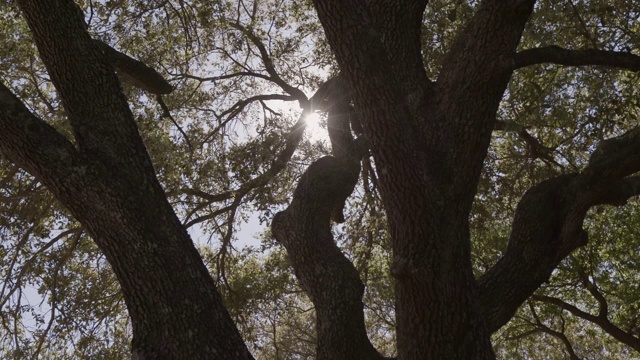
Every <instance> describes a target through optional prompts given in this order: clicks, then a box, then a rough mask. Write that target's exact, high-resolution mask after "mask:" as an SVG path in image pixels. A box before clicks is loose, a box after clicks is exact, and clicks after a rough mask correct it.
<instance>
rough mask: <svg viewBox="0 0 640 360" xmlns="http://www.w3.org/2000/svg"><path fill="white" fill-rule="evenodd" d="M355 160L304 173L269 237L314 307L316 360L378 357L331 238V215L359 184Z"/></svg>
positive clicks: (358, 294)
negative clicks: (283, 250)
mask: <svg viewBox="0 0 640 360" xmlns="http://www.w3.org/2000/svg"><path fill="white" fill-rule="evenodd" d="M358 162H359V159H358V160H355V159H353V158H348V157H345V158H337V157H333V156H327V157H323V158H321V159H319V160H317V161H316V162H314V163H313V164H311V166H309V168H308V169H307V171H306V172H305V173H304V175H303V176H302V178H301V179H300V182H299V184H298V187H297V188H296V191H295V193H294V196H293V200H292V201H291V204H290V205H289V207H288V208H287V209H286V210H284V211H282V212H279V213H278V214H276V216H275V217H274V219H273V223H272V225H271V226H272V231H273V235H274V237H275V238H276V240H277V241H278V242H280V243H281V244H282V245H284V246H285V248H286V249H287V253H288V255H289V258H290V259H291V264H292V266H293V268H294V271H295V274H296V277H297V278H298V280H299V282H300V285H301V287H302V288H303V289H304V291H305V292H306V293H307V294H308V295H309V298H310V299H311V301H312V302H313V304H314V305H315V310H316V329H317V337H318V342H317V358H318V359H345V360H346V359H382V356H381V355H379V354H378V352H377V351H376V350H375V349H374V347H373V346H372V345H371V343H370V342H369V339H368V338H367V332H366V328H365V324H364V312H363V303H362V295H363V292H364V284H363V283H362V281H361V280H360V277H359V274H358V271H357V270H356V269H355V267H354V266H353V264H352V263H351V262H350V261H349V260H348V259H347V258H346V257H345V256H344V254H342V252H341V251H340V249H339V248H338V246H337V245H336V244H335V241H334V240H333V236H332V235H331V229H330V217H331V215H332V212H333V211H334V209H335V207H336V205H337V204H340V203H341V202H343V201H344V199H345V198H346V197H347V196H348V195H349V194H351V192H352V191H353V188H354V186H355V184H356V182H357V180H358V175H359V168H360V167H359V165H358Z"/></svg>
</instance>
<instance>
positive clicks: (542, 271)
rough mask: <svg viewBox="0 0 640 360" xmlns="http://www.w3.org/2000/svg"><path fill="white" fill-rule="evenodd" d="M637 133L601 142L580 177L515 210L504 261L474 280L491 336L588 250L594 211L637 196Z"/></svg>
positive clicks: (537, 193) (528, 198)
mask: <svg viewBox="0 0 640 360" xmlns="http://www.w3.org/2000/svg"><path fill="white" fill-rule="evenodd" d="M639 131H640V130H638V129H637V128H636V129H634V130H631V131H630V132H628V133H626V134H624V135H622V136H619V137H616V138H612V139H609V140H605V141H602V142H601V143H600V144H599V145H598V147H597V148H596V151H595V152H594V153H593V154H592V156H591V159H590V160H589V165H588V166H587V167H586V168H585V170H584V171H583V172H582V173H581V174H570V175H563V176H559V177H556V178H553V179H549V180H546V181H543V182H542V183H540V184H538V185H536V186H534V187H533V188H531V189H529V191H527V193H525V195H524V196H523V197H522V200H521V201H520V203H519V204H518V207H517V209H516V214H515V217H514V220H513V224H512V229H511V236H510V238H509V243H508V245H507V250H506V252H505V255H504V256H503V257H502V258H501V259H500V260H499V261H498V262H497V263H496V265H495V266H493V267H492V268H491V269H489V270H488V271H487V272H486V273H485V274H484V275H483V276H482V277H480V279H479V280H478V283H479V286H480V297H481V303H482V306H483V308H484V310H485V316H486V318H487V322H488V324H489V328H490V330H491V331H496V330H497V329H499V328H500V327H501V326H502V325H504V324H505V323H506V322H507V321H508V320H509V319H510V318H511V317H512V316H513V314H514V313H515V311H516V310H517V308H518V307H519V306H520V305H521V304H522V303H523V302H524V301H525V300H526V299H527V298H528V297H529V296H531V294H533V292H534V291H535V290H536V289H537V288H538V287H539V286H540V284H542V282H544V281H546V280H547V279H548V278H549V276H551V273H552V271H553V270H554V269H555V268H556V266H557V265H558V264H559V263H560V261H561V260H562V259H564V258H565V257H566V256H567V255H569V254H570V253H571V252H572V251H573V250H575V249H576V248H577V247H579V246H581V245H584V244H586V241H587V234H586V232H585V231H584V230H583V229H582V224H583V221H584V217H585V215H586V212H587V211H588V210H589V208H591V207H592V206H594V205H598V204H614V205H622V204H624V203H625V201H626V200H627V199H628V198H630V197H632V196H637V195H639V194H640V178H639V177H638V176H634V177H626V176H628V175H629V174H633V173H635V172H637V171H640V156H639V155H638V149H639V148H640V137H639V135H638V134H639Z"/></svg>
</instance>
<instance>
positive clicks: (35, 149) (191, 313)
mask: <svg viewBox="0 0 640 360" xmlns="http://www.w3.org/2000/svg"><path fill="white" fill-rule="evenodd" d="M19 5H20V8H21V10H22V11H23V13H24V16H25V18H26V19H27V22H28V24H29V26H30V28H31V30H32V33H33V36H34V39H35V42H36V45H37V46H38V50H39V52H40V56H41V58H42V60H43V62H44V63H45V65H46V66H47V70H48V72H49V74H50V76H51V79H52V81H53V83H54V85H55V86H56V89H57V90H58V92H59V94H60V96H61V98H62V99H63V104H64V107H65V109H66V111H67V113H68V115H69V121H70V122H71V125H72V127H73V130H74V136H75V146H74V145H73V144H72V143H70V142H69V141H68V140H67V139H65V138H64V137H63V136H62V135H60V134H59V133H57V132H55V130H53V129H52V128H51V127H50V126H48V125H46V124H45V123H44V122H42V121H41V120H40V119H38V118H36V117H35V116H34V115H32V114H31V113H30V112H29V111H28V110H27V109H26V108H25V107H24V105H22V104H21V103H20V101H19V100H18V99H17V98H16V97H15V96H13V95H12V94H11V93H10V91H9V90H8V89H7V88H6V87H4V86H3V87H1V88H0V103H1V104H2V106H0V134H1V135H0V137H1V139H2V141H0V151H2V154H3V155H4V156H6V157H7V158H8V159H10V160H11V161H12V162H14V163H16V164H18V165H20V166H21V167H23V168H24V169H26V170H27V171H29V172H30V173H31V174H32V175H34V176H35V177H37V178H38V179H39V180H40V181H42V182H43V183H44V184H45V185H46V186H47V187H48V188H49V189H50V190H51V191H52V192H53V194H54V195H55V196H56V197H57V198H58V199H59V200H60V202H61V203H63V204H64V205H65V206H66V207H67V208H69V210H70V211H71V213H72V214H73V215H74V216H75V217H76V218H77V219H78V220H79V221H80V222H81V223H82V224H83V225H84V226H85V227H86V229H87V230H88V231H89V232H90V234H91V235H92V237H93V238H94V239H95V241H96V243H97V244H98V246H99V247H100V249H101V250H102V251H103V252H104V253H105V255H106V257H107V259H108V261H109V263H110V264H111V266H112V268H113V270H114V272H115V274H116V276H117V277H118V280H119V282H120V284H121V286H122V291H123V293H124V297H125V301H126V304H127V309H128V311H129V314H130V316H131V320H132V326H133V334H134V338H133V342H132V353H133V357H134V358H135V359H145V360H148V359H250V358H252V357H251V355H250V354H249V353H248V351H247V349H246V347H245V345H244V343H243V341H242V339H241V338H240V335H239V333H238V331H237V329H236V328H235V325H234V324H233V322H232V320H231V318H230V316H229V314H228V313H227V311H226V309H225V308H224V306H223V304H222V300H221V297H220V295H219V294H218V292H217V290H216V287H215V284H214V281H213V279H212V278H211V276H210V275H209V273H208V271H207V269H206V267H205V266H204V264H203V263H202V260H201V258H200V256H199V254H198V251H197V250H196V248H195V247H194V245H193V242H192V241H191V239H190V238H189V235H188V234H187V232H186V230H185V228H184V227H183V226H182V225H181V223H180V221H179V219H178V218H177V217H176V215H175V214H174V212H173V210H172V208H171V206H170V205H169V203H168V201H167V199H166V196H165V194H164V191H163V189H162V188H161V186H160V184H159V182H158V181H157V179H156V177H155V173H154V169H153V167H152V165H151V161H150V159H149V156H148V154H147V152H146V149H145V147H144V144H143V143H142V140H141V138H140V136H139V134H138V130H137V128H136V125H135V122H134V120H133V116H132V114H131V111H130V110H129V108H128V105H127V102H126V99H125V97H124V95H123V94H122V91H121V89H120V85H119V82H118V79H117V78H116V76H115V74H114V72H113V69H112V65H111V64H110V63H108V61H107V59H105V56H104V53H102V52H101V51H100V49H99V47H98V46H97V45H96V43H95V42H93V41H92V39H91V38H90V37H89V35H88V34H87V32H86V30H85V28H84V24H83V22H82V19H81V18H80V16H79V15H78V12H77V11H76V9H75V5H74V3H73V2H72V1H70V0H69V1H66V0H59V1H46V2H40V1H27V0H24V1H20V2H19Z"/></svg>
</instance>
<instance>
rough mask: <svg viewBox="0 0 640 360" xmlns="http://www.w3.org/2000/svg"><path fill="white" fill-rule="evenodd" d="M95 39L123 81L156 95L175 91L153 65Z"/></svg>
mask: <svg viewBox="0 0 640 360" xmlns="http://www.w3.org/2000/svg"><path fill="white" fill-rule="evenodd" d="M93 41H94V43H95V44H96V45H97V46H98V47H99V48H100V50H101V51H102V52H103V53H104V54H105V56H106V57H107V60H108V61H109V63H111V65H113V67H114V68H115V69H116V71H117V72H118V77H119V78H120V80H121V81H122V82H123V83H127V84H130V85H132V86H135V87H137V88H140V89H142V90H145V91H148V92H150V93H152V94H155V95H162V94H168V93H170V92H172V91H173V87H172V86H171V84H169V82H168V81H167V80H165V78H164V77H163V76H162V75H160V73H158V72H157V71H156V70H155V69H153V68H152V67H150V66H148V65H147V64H145V63H143V62H142V61H140V60H136V59H134V58H132V57H130V56H129V55H127V54H124V53H121V52H120V51H118V50H116V49H114V48H112V47H111V46H109V45H107V44H106V43H104V42H102V41H100V40H93Z"/></svg>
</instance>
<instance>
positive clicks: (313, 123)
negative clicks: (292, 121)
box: [305, 112, 329, 141]
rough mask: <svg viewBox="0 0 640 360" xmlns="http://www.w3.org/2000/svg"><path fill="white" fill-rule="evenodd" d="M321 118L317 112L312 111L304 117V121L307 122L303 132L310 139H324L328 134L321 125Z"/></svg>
mask: <svg viewBox="0 0 640 360" xmlns="http://www.w3.org/2000/svg"><path fill="white" fill-rule="evenodd" d="M322 120H323V119H322V116H321V115H320V114H319V113H317V112H313V113H311V114H309V115H307V117H306V118H305V121H306V122H307V128H306V130H305V132H306V133H307V135H308V136H309V138H311V140H315V141H319V140H324V139H326V138H327V137H328V136H329V134H328V133H327V129H326V128H325V127H323V126H322Z"/></svg>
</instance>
